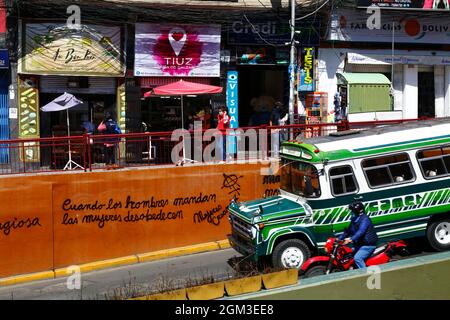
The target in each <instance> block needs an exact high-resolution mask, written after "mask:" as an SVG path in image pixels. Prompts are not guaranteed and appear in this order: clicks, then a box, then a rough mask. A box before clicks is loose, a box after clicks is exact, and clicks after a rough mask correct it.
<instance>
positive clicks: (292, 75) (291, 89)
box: [289, 0, 295, 140]
mask: <svg viewBox="0 0 450 320" xmlns="http://www.w3.org/2000/svg"><path fill="white" fill-rule="evenodd" d="M290 2H291V21H290V25H291V55H290V62H289V124H294V86H295V0H290ZM289 132H290V133H289V139H290V140H293V139H294V131H293V130H289Z"/></svg>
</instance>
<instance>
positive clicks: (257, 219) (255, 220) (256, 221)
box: [253, 216, 262, 224]
mask: <svg viewBox="0 0 450 320" xmlns="http://www.w3.org/2000/svg"><path fill="white" fill-rule="evenodd" d="M261 220H262V217H261V216H256V217H254V218H253V223H254V224H256V223H258V222H260V221H261Z"/></svg>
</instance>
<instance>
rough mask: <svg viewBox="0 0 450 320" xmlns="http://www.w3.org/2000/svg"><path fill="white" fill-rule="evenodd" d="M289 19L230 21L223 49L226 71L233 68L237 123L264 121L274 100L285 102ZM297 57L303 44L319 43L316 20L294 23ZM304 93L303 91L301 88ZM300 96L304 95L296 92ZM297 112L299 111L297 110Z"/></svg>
mask: <svg viewBox="0 0 450 320" xmlns="http://www.w3.org/2000/svg"><path fill="white" fill-rule="evenodd" d="M288 21H289V18H288V17H285V19H282V18H279V19H277V18H274V17H272V18H270V19H264V18H262V17H251V16H250V17H249V16H245V17H243V18H242V19H238V20H234V21H231V22H230V25H229V26H228V28H227V29H228V32H227V50H229V53H230V57H231V59H230V60H231V61H230V63H229V65H228V66H227V69H228V70H234V71H237V77H238V79H239V80H238V88H239V89H238V96H239V124H240V126H247V125H261V124H266V123H267V119H268V117H267V115H268V114H270V112H271V110H272V107H273V105H274V104H275V102H277V101H280V102H281V103H283V105H284V106H285V108H287V107H288V103H289V72H288V71H289V70H288V68H289V62H290V41H291V35H290V32H291V30H290V25H289V23H288ZM296 30H297V31H299V33H297V35H296V41H298V43H299V46H298V47H297V48H296V49H297V56H298V60H299V62H300V60H301V54H302V50H303V48H304V47H313V49H312V51H313V52H314V47H316V46H318V45H319V39H320V36H319V30H320V24H319V21H318V20H316V21H305V22H302V23H297V24H296ZM302 92H304V91H302ZM300 95H301V97H303V98H304V95H302V94H300ZM299 112H300V111H299Z"/></svg>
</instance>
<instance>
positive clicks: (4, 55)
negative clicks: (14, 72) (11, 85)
mask: <svg viewBox="0 0 450 320" xmlns="http://www.w3.org/2000/svg"><path fill="white" fill-rule="evenodd" d="M0 69H9V53H8V50H7V49H0Z"/></svg>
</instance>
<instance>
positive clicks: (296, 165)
mask: <svg viewBox="0 0 450 320" xmlns="http://www.w3.org/2000/svg"><path fill="white" fill-rule="evenodd" d="M281 189H282V190H284V191H287V192H289V193H293V194H295V195H299V196H302V197H305V198H317V197H320V185H319V174H318V172H317V169H316V167H314V166H313V165H311V164H309V163H305V162H301V161H293V160H287V159H282V160H281Z"/></svg>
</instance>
